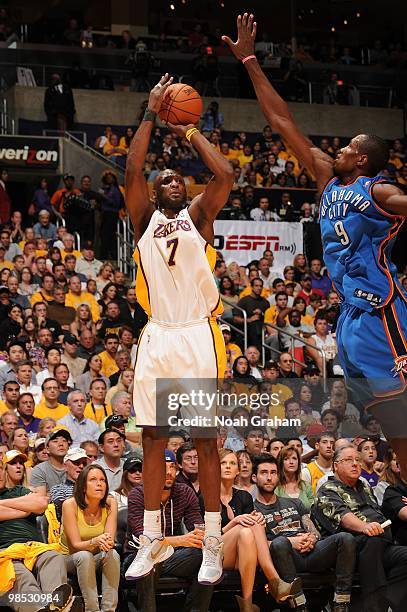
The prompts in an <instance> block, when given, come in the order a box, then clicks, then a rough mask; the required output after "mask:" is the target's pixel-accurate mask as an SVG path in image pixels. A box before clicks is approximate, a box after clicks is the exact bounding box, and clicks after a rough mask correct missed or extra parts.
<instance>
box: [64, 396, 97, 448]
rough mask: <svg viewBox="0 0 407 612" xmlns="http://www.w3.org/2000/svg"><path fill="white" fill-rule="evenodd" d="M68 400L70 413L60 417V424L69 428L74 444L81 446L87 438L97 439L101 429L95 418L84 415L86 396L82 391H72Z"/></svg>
mask: <svg viewBox="0 0 407 612" xmlns="http://www.w3.org/2000/svg"><path fill="white" fill-rule="evenodd" d="M67 402H68V408H69V414H66V415H65V416H64V417H62V419H59V421H58V425H62V426H63V427H66V428H67V429H68V431H69V432H70V434H71V437H72V444H73V446H75V447H77V446H80V445H81V444H82V442H85V441H86V440H96V439H97V438H98V437H99V434H100V430H99V427H98V425H97V423H96V422H95V421H94V420H93V419H87V418H86V417H85V416H84V412H85V406H86V398H85V395H84V394H83V393H82V391H71V393H70V394H69V395H68V399H67Z"/></svg>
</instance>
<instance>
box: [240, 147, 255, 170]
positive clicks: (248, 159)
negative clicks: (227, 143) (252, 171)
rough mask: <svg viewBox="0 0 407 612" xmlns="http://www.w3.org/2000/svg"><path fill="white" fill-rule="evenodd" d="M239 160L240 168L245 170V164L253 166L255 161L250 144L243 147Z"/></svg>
mask: <svg viewBox="0 0 407 612" xmlns="http://www.w3.org/2000/svg"><path fill="white" fill-rule="evenodd" d="M237 159H238V160H239V164H240V167H241V168H243V166H244V165H245V164H251V163H252V161H253V153H252V148H251V146H250V145H249V144H246V145H245V146H244V147H243V151H239V156H238V158H237Z"/></svg>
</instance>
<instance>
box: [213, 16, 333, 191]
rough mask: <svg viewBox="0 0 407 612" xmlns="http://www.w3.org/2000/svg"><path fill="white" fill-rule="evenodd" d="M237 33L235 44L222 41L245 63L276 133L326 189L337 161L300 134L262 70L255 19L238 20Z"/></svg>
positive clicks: (244, 18)
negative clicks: (256, 51) (259, 61)
mask: <svg viewBox="0 0 407 612" xmlns="http://www.w3.org/2000/svg"><path fill="white" fill-rule="evenodd" d="M237 33H238V38H237V41H236V42H233V41H232V40H231V39H230V38H229V37H228V36H222V40H223V41H224V42H226V43H227V44H228V45H229V47H230V49H231V51H232V53H233V55H234V56H235V57H236V58H237V59H238V60H239V61H242V60H243V63H244V66H245V68H246V70H247V72H248V73H249V76H250V78H251V80H252V83H253V86H254V89H255V91H256V96H257V99H258V101H259V104H260V106H261V109H262V111H263V113H264V116H265V117H266V119H267V121H268V123H269V124H270V125H271V127H272V129H273V131H274V132H278V133H279V134H280V136H281V137H282V138H283V140H284V142H286V144H287V145H288V146H289V147H290V148H291V149H292V150H293V152H294V154H295V155H296V156H297V157H298V159H299V160H300V162H301V163H302V164H303V165H304V166H305V167H306V168H307V169H308V170H309V172H311V173H312V174H313V175H314V176H316V178H317V184H318V186H319V187H320V188H321V187H323V186H324V185H325V183H326V181H327V180H328V179H329V178H330V177H331V176H332V175H333V170H332V164H333V160H332V159H331V157H330V156H329V155H326V154H325V153H323V152H322V151H321V150H320V149H318V148H317V147H315V146H314V145H313V143H312V142H311V141H310V140H309V138H307V137H306V136H304V134H302V133H301V132H300V130H299V128H298V126H297V124H296V123H295V121H294V118H293V116H292V115H291V113H290V110H289V108H288V105H287V103H286V102H285V101H284V100H283V99H282V98H281V96H280V95H279V94H278V93H277V91H276V90H275V89H274V87H273V86H272V85H271V83H270V81H269V80H268V79H267V77H266V75H265V74H264V72H263V70H262V69H261V67H260V65H259V63H258V61H257V58H256V56H255V55H254V41H255V38H256V22H255V21H254V17H253V15H249V14H248V13H245V14H244V15H243V16H242V15H239V16H238V18H237Z"/></svg>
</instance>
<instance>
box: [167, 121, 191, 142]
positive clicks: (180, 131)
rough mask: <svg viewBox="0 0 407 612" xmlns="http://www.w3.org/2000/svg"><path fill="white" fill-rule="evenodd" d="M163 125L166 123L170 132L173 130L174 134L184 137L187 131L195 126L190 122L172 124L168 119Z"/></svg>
mask: <svg viewBox="0 0 407 612" xmlns="http://www.w3.org/2000/svg"><path fill="white" fill-rule="evenodd" d="M165 125H167V126H168V127H169V128H170V130H171V131H172V132H175V134H176V135H177V136H180V137H181V138H186V135H187V132H188V131H189V130H192V129H193V128H196V125H194V124H193V123H190V124H189V125H173V124H172V123H170V122H169V121H168V122H167V123H166V124H165Z"/></svg>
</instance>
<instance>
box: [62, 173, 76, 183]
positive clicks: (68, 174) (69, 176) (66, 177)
mask: <svg viewBox="0 0 407 612" xmlns="http://www.w3.org/2000/svg"><path fill="white" fill-rule="evenodd" d="M62 178H63V179H64V181H66V179H69V178H73V179H74V178H75V177H74V175H73V174H72V172H65V174H64V176H63V177H62Z"/></svg>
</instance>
